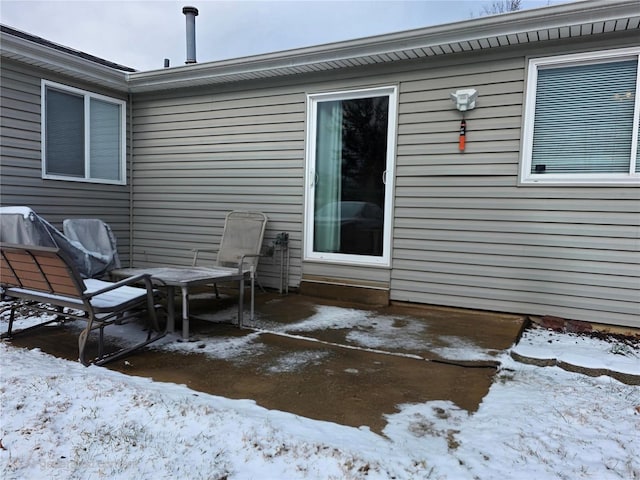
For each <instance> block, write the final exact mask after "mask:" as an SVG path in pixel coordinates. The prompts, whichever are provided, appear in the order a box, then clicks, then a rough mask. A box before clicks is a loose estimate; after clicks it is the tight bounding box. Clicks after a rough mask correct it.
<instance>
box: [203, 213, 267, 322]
mask: <svg viewBox="0 0 640 480" xmlns="http://www.w3.org/2000/svg"><path fill="white" fill-rule="evenodd" d="M266 226H267V216H266V215H265V214H264V213H261V212H248V211H241V210H234V211H232V212H229V213H228V214H227V215H226V217H225V221H224V230H223V231H222V239H221V241H220V247H219V248H218V250H217V256H216V260H215V263H214V265H215V266H216V267H224V268H237V269H239V270H240V271H242V272H243V273H249V279H250V282H251V318H253V311H254V304H255V283H256V281H257V269H258V261H259V259H260V250H261V249H262V241H263V239H264V232H265V229H266ZM202 252H213V253H215V252H216V250H210V249H194V250H193V266H194V267H195V266H197V263H198V256H199V254H200V253H202ZM214 289H215V292H216V298H220V295H219V292H218V286H217V285H216V284H214Z"/></svg>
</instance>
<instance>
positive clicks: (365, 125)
mask: <svg viewBox="0 0 640 480" xmlns="http://www.w3.org/2000/svg"><path fill="white" fill-rule="evenodd" d="M388 128H389V96H387V95H384V96H375V97H368V98H355V99H346V100H331V101H321V102H318V103H317V117H316V149H315V176H316V177H315V179H314V181H315V191H314V192H313V198H314V203H313V205H314V212H313V227H314V228H313V251H314V252H321V253H338V254H348V255H367V256H377V257H380V256H382V255H383V245H384V241H383V239H384V221H385V218H384V212H385V182H384V176H385V171H386V169H387V150H388V145H387V138H388Z"/></svg>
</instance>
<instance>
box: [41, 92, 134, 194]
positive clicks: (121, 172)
mask: <svg viewBox="0 0 640 480" xmlns="http://www.w3.org/2000/svg"><path fill="white" fill-rule="evenodd" d="M41 93H42V117H41V128H42V178H46V179H56V180H71V181H82V182H94V183H114V184H125V183H126V169H125V168H126V166H125V163H126V162H125V158H126V157H125V148H126V146H125V138H126V131H125V125H126V117H125V114H126V113H125V111H126V103H125V102H124V101H122V100H118V99H115V98H110V97H106V96H104V95H98V94H96V93H92V92H87V91H84V90H80V89H78V88H73V87H69V86H67V85H62V84H59V83H54V82H50V81H48V80H42V90H41Z"/></svg>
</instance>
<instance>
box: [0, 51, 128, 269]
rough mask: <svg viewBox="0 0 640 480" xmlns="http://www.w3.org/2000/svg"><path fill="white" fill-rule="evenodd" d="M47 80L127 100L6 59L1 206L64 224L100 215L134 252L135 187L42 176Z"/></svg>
mask: <svg viewBox="0 0 640 480" xmlns="http://www.w3.org/2000/svg"><path fill="white" fill-rule="evenodd" d="M42 78H46V79H48V80H52V81H55V82H59V83H64V84H67V85H70V86H74V87H77V88H82V89H84V90H88V91H94V92H97V93H101V94H105V95H109V96H112V97H115V98H120V99H124V100H126V97H123V96H122V95H117V94H114V93H113V92H108V91H104V89H93V88H91V86H88V85H79V84H77V83H70V82H69V81H68V80H67V79H65V78H62V77H54V76H51V75H50V74H46V75H43V73H42V72H40V71H38V70H36V69H33V68H31V67H26V66H23V65H20V64H18V63H16V62H12V61H7V60H5V59H3V60H2V68H1V69H0V81H1V84H0V85H1V87H0V92H1V93H0V138H1V142H0V205H2V206H12V205H25V206H28V207H31V208H32V209H33V210H34V211H35V212H36V213H38V214H39V215H40V216H42V217H43V218H45V219H46V220H47V221H49V222H50V223H52V224H53V225H55V226H56V227H58V228H62V220H64V219H65V218H100V219H102V220H104V221H105V222H107V223H108V224H109V225H110V226H111V228H112V229H113V231H114V232H115V234H116V236H117V239H118V252H119V253H120V256H121V258H122V259H123V260H124V261H127V260H128V256H129V187H128V186H122V185H104V184H98V183H83V182H66V181H62V180H43V179H42V162H41V159H42V155H41V140H40V134H41V132H40V108H41V107H40V105H41V102H40V85H41V79H42Z"/></svg>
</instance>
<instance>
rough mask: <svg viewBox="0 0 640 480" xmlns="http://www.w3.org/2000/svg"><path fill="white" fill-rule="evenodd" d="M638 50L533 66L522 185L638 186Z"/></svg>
mask: <svg viewBox="0 0 640 480" xmlns="http://www.w3.org/2000/svg"><path fill="white" fill-rule="evenodd" d="M639 56H640V48H635V47H634V48H625V49H618V50H607V51H598V52H589V53H583V54H572V55H562V56H556V57H547V58H534V59H531V60H529V66H528V76H527V91H526V102H525V109H524V124H523V125H524V129H523V137H522V142H523V143H522V161H521V170H520V181H521V183H523V184H626V185H629V184H634V183H635V184H640V161H639V160H638V129H639V128H638V127H639V123H640V71H639V70H640V69H639V68H638V57H639Z"/></svg>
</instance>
